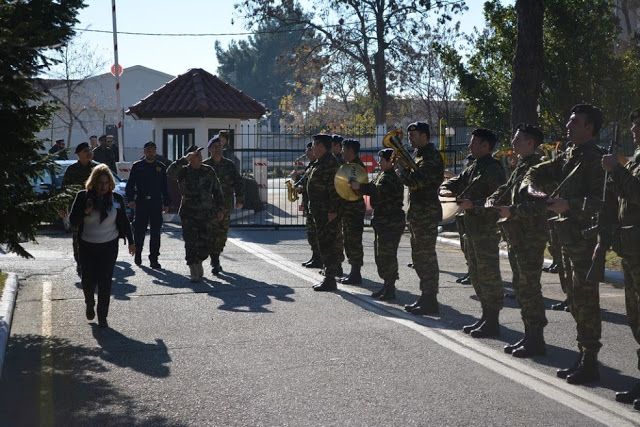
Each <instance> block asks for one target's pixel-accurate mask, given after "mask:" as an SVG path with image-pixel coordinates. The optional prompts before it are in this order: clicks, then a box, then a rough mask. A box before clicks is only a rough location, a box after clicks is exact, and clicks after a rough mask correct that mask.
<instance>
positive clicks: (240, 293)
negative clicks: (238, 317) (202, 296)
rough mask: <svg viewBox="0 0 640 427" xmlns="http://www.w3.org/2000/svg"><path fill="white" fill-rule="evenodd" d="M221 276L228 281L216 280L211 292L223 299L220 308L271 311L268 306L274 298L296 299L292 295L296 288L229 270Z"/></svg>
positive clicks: (236, 310)
mask: <svg viewBox="0 0 640 427" xmlns="http://www.w3.org/2000/svg"><path fill="white" fill-rule="evenodd" d="M220 278H221V279H224V280H225V281H226V282H227V283H222V282H216V284H215V286H214V287H213V288H214V292H211V293H210V294H209V295H211V296H213V297H216V298H220V299H221V300H222V305H220V306H219V307H218V309H219V310H227V311H235V312H252V313H271V310H269V309H268V308H267V307H266V306H268V305H269V304H271V300H272V298H275V299H276V300H278V301H285V302H294V301H295V300H294V299H293V298H291V297H290V295H293V293H294V290H293V288H291V287H289V286H283V285H277V284H273V285H272V284H268V283H266V282H261V281H259V280H253V279H249V278H247V277H244V276H240V275H238V274H235V273H228V272H222V273H221V274H220Z"/></svg>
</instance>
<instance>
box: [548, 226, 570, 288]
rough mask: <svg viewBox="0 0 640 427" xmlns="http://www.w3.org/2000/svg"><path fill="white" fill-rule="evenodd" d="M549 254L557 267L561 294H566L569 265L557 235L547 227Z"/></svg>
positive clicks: (553, 229)
mask: <svg viewBox="0 0 640 427" xmlns="http://www.w3.org/2000/svg"><path fill="white" fill-rule="evenodd" d="M549 253H550V254H551V256H552V257H553V262H554V263H556V264H557V266H558V277H559V278H560V287H561V288H562V292H564V293H565V294H568V293H569V287H570V286H571V263H570V262H569V260H568V259H566V256H565V255H563V253H562V246H561V245H560V242H559V241H558V233H557V232H556V230H555V228H554V227H549Z"/></svg>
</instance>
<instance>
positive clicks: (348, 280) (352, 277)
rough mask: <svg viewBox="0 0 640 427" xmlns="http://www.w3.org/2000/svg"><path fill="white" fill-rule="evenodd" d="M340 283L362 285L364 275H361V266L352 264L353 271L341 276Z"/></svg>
mask: <svg viewBox="0 0 640 427" xmlns="http://www.w3.org/2000/svg"><path fill="white" fill-rule="evenodd" d="M340 283H344V284H345V285H361V284H362V276H361V275H360V266H359V265H352V266H351V272H350V273H349V275H348V276H345V277H343V278H341V279H340Z"/></svg>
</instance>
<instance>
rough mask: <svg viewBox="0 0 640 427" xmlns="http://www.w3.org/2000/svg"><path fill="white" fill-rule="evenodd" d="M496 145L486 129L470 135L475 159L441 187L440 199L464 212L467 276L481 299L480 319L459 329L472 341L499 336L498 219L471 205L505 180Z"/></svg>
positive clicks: (488, 210) (500, 301)
mask: <svg viewBox="0 0 640 427" xmlns="http://www.w3.org/2000/svg"><path fill="white" fill-rule="evenodd" d="M496 142H497V138H496V135H495V134H494V133H493V132H492V131H490V130H488V129H476V130H474V131H473V132H471V141H470V143H469V151H470V152H471V155H472V156H473V158H474V161H473V163H472V164H471V165H470V166H469V167H467V168H466V169H465V170H464V171H462V173H461V174H460V175H458V176H456V177H454V178H451V179H450V180H449V181H447V182H445V183H444V184H443V185H442V186H441V187H440V195H441V196H443V197H453V196H456V197H457V198H458V199H459V201H458V204H459V206H460V207H461V208H462V209H464V215H463V222H464V239H465V242H464V244H465V250H466V251H467V261H468V263H469V277H470V278H471V285H472V286H473V289H474V290H475V292H476V296H477V297H478V299H479V300H480V305H481V307H482V316H481V317H480V319H479V320H478V321H477V322H475V323H473V324H471V325H467V326H465V327H464V328H462V330H463V331H464V332H465V333H470V334H471V336H472V337H474V338H485V337H493V336H497V335H499V334H500V323H499V315H500V310H502V307H503V303H504V301H503V299H504V293H503V291H502V277H501V276H500V257H499V250H498V244H499V243H500V234H499V233H498V226H497V224H496V221H497V219H498V216H497V213H496V211H495V210H493V209H485V208H484V206H482V208H478V209H476V208H475V206H474V202H472V200H473V201H477V200H484V199H485V198H487V197H488V196H490V195H491V194H493V192H494V191H496V189H497V188H498V187H499V186H501V185H502V184H504V182H505V180H506V179H505V172H504V168H503V167H502V164H501V163H500V162H499V161H498V160H496V159H494V158H493V156H492V155H491V153H492V151H493V149H494V147H495V145H496ZM482 205H484V202H483V203H482Z"/></svg>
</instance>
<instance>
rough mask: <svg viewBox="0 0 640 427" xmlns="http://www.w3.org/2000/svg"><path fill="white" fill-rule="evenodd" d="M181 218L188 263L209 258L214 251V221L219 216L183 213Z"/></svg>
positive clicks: (195, 262)
mask: <svg viewBox="0 0 640 427" xmlns="http://www.w3.org/2000/svg"><path fill="white" fill-rule="evenodd" d="M180 219H181V220H182V238H183V239H184V252H185V260H186V261H187V265H190V264H197V263H199V262H201V261H203V260H205V259H207V258H208V257H209V254H210V253H212V251H213V242H214V228H215V225H214V222H216V221H217V218H216V217H215V216H213V215H207V216H204V215H197V216H192V215H188V216H187V215H181V216H180Z"/></svg>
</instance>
